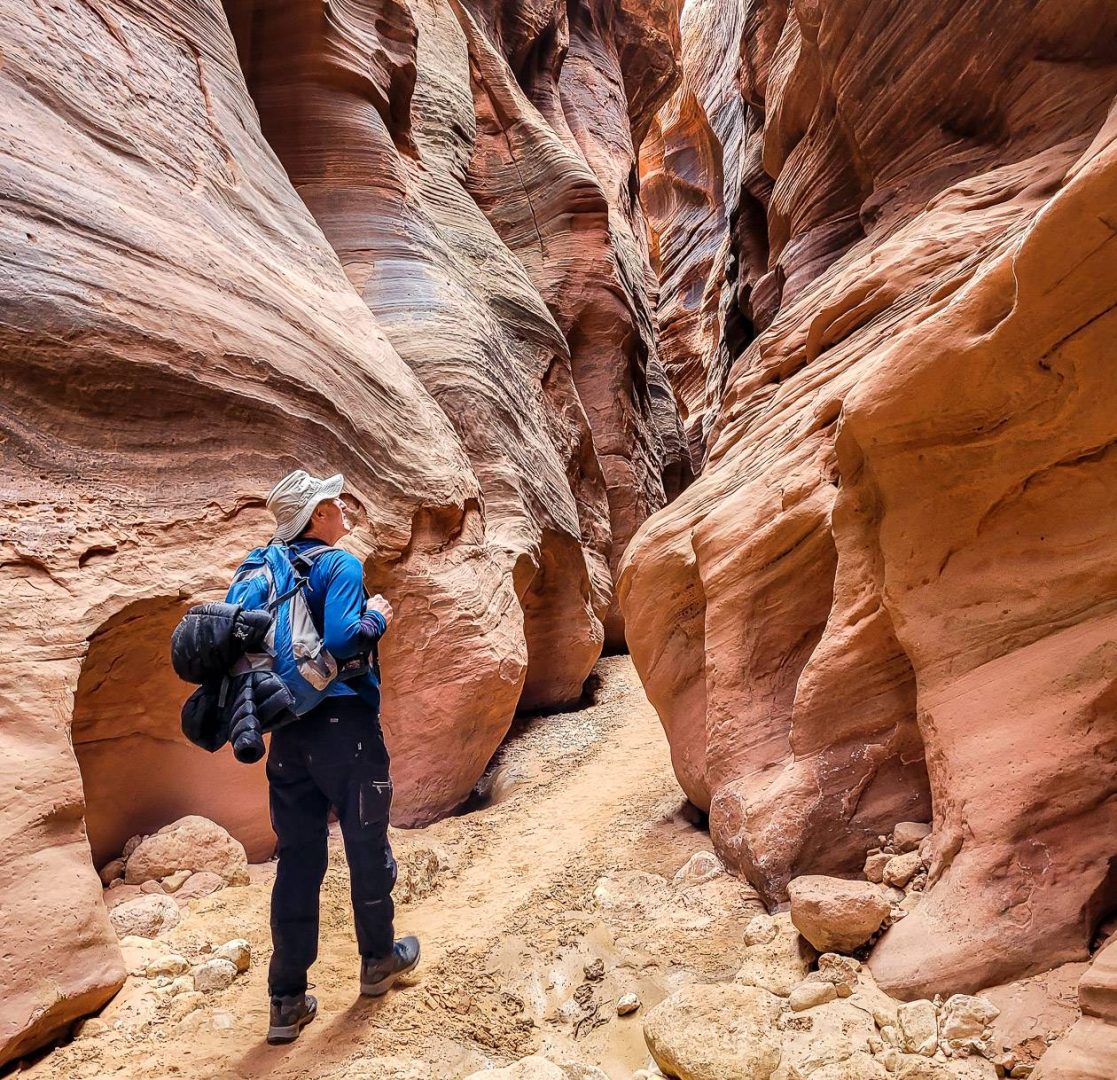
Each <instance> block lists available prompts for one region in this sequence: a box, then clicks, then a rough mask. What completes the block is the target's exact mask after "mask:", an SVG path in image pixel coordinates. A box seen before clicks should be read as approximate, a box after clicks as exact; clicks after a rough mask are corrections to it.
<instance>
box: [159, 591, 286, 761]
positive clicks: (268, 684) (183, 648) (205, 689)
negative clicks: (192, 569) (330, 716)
mask: <svg viewBox="0 0 1117 1080" xmlns="http://www.w3.org/2000/svg"><path fill="white" fill-rule="evenodd" d="M271 622H272V615H271V614H270V613H269V612H267V611H258V610H253V609H247V610H246V609H244V608H242V607H240V606H239V605H237V604H221V603H213V604H198V605H196V606H195V607H192V608H191V609H190V610H189V611H188V612H187V613H186V615H185V616H184V617H183V619H182V621H181V622H180V623H179V624H178V626H177V627H176V628H175V631H174V634H173V635H172V636H171V663H172V664H173V665H174V669H175V672H176V673H177V674H178V676H179V678H181V679H183V680H185V681H186V682H196V683H201V686H199V687H198V689H197V690H195V691H194V693H193V694H191V695H190V697H188V698H187V699H186V703H185V704H184V705H183V706H182V733H183V734H184V735H185V736H186V737H187V738H188V739H189V740H190V741H191V742H192V743H194V745H195V746H200V747H201V748H202V749H203V750H208V751H210V752H211V753H213V752H215V751H217V750H220V749H221V747H223V746H224V745H225V744H226V743H227V742H232V744H233V756H234V757H235V758H236V759H237V760H238V761H243V762H246V763H249V764H251V763H252V762H255V761H259V760H260V758H262V757H263V756H264V739H263V735H264V733H265V732H267V731H272V730H274V729H275V728H277V727H282V726H283V725H284V724H286V723H290V722H291V721H292V720H295V719H296V716H295V713H294V712H293V706H294V704H295V701H294V698H293V697H292V696H291V692H290V691H289V690H288V689H287V687H286V685H285V684H284V682H283V680H282V679H280V677H279V676H278V675H276V674H275V672H273V671H268V670H253V669H252V668H251V667H250V666H249V665H247V664H244V665H242V664H240V663H239V661H241V659H242V658H243V657H244V656H245V654H246V653H261V652H262V651H263V649H264V639H265V638H266V636H267V632H268V629H269V627H270V626H271ZM238 668H240V669H241V670H237V669H238Z"/></svg>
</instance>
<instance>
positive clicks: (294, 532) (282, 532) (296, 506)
mask: <svg viewBox="0 0 1117 1080" xmlns="http://www.w3.org/2000/svg"><path fill="white" fill-rule="evenodd" d="M344 486H345V477H344V476H342V475H341V473H338V474H337V475H336V476H330V477H328V478H327V479H325V480H319V479H318V477H317V476H311V475H310V473H308V472H306V471H304V470H303V469H296V470H295V471H294V472H293V473H288V474H287V475H286V476H285V477H284V478H283V479H282V480H280V481H279V483H278V484H276V485H275V487H273V488H272V489H271V493H270V494H269V495H268V498H267V504H266V505H267V508H268V509H269V510H270V511H271V512H272V515H273V516H274V517H275V538H276V539H277V540H282V541H284V542H285V543H287V542H289V541H291V540H294V539H295V537H296V536H298V535H299V533H301V532H302V531H303V529H305V528H306V523H307V522H308V521H309V520H310V515H311V514H313V513H314V508H315V507H316V506H317V505H318V504H319V503H320V502H322V501H323V500H325V499H336V498H337V497H338V496H339V495H340V494H341V489H342V488H343V487H344Z"/></svg>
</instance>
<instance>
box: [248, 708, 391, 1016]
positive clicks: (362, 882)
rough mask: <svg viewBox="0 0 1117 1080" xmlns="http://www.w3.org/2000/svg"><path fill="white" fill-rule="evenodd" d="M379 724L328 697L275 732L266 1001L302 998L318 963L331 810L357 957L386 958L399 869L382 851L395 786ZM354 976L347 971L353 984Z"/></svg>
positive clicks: (386, 845)
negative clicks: (274, 841)
mask: <svg viewBox="0 0 1117 1080" xmlns="http://www.w3.org/2000/svg"><path fill="white" fill-rule="evenodd" d="M388 763H389V762H388V751H387V749H386V748H385V746H384V737H383V735H382V734H381V732H380V721H379V719H378V718H377V716H376V715H375V713H373V711H372V709H371V708H370V707H369V705H368V704H367V703H366V702H364V701H363V700H362V699H361V698H359V697H334V698H327V699H326V700H325V701H324V702H322V704H321V705H319V706H317V707H316V708H314V709H312V710H311V711H310V712H308V713H307V714H306V715H305V716H303V717H300V718H299V720H298V721H297V722H295V723H293V724H289V725H287V726H286V727H282V728H280V729H279V730H278V731H275V732H273V733H272V736H271V749H270V751H269V753H268V783H269V788H270V802H271V821H272V828H273V829H275V833H276V836H277V837H278V838H279V843H278V846H277V849H276V850H277V853H278V855H279V866H278V867H277V869H276V874H275V885H274V886H273V888H272V897H271V934H272V946H273V951H272V958H271V966H270V968H269V969H268V990H269V992H270V993H271V995H272V996H273V997H277V996H287V995H291V994H298V993H302V992H303V991H305V990H306V986H307V982H306V973H307V971H308V969H309V968H310V965H311V964H313V963H314V961H315V959H316V958H317V956H318V896H319V890H320V889H321V886H322V879H323V878H324V877H325V874H326V838H327V825H328V818H329V812H330V807H331V806H333V807H334V808H335V809H336V810H337V816H338V820H339V822H340V823H341V835H342V838H343V839H344V841H345V857H346V859H347V861H348V863H349V877H350V884H351V891H352V897H353V920H354V922H355V923H356V926H357V947H358V948H359V950H360V953H361V956H363V957H368V958H371V959H376V960H378V959H380V958H382V957H385V956H387V955H388V954H389V953H390V952H391V951H392V945H393V943H394V934H393V927H392V919H393V916H394V914H395V910H394V905H393V903H392V886H393V885H394V884H395V882H396V861H395V859H394V858H393V857H392V849H391V846H390V845H389V843H388V809H389V807H390V805H391V801H392V785H391V781H390V779H389V776H388ZM355 975H356V972H354V976H355Z"/></svg>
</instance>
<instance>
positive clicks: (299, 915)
mask: <svg viewBox="0 0 1117 1080" xmlns="http://www.w3.org/2000/svg"><path fill="white" fill-rule="evenodd" d="M301 723H302V721H299V723H298V724H293V725H291V726H290V727H285V728H281V729H279V730H278V731H275V732H274V733H273V734H272V738H271V749H270V751H269V753H268V765H267V773H268V786H269V801H270V805H271V820H272V828H273V829H275V834H276V836H277V837H278V841H279V842H278V845H277V852H278V855H279V865H278V866H277V867H276V872H275V884H274V885H273V886H272V899H271V934H272V957H271V965H270V967H269V968H268V991H269V993H270V994H271V995H272V996H273V997H276V996H281V995H284V996H285V995H291V994H299V993H302V992H304V991H305V990H306V973H307V971H308V970H309V969H310V966H311V964H313V963H314V961H315V960H316V959H317V957H318V895H319V892H320V890H321V887H322V879H323V878H324V877H325V874H326V860H327V850H326V841H327V821H328V816H329V811H330V803H329V799H328V798H327V797H326V795H325V794H324V793H323V792H322V791H321V790H319V788H318V786H317V785H316V784H315V782H314V780H313V778H312V777H311V775H310V772H309V771H308V769H307V763H306V761H305V752H304V745H303V740H302V738H301V736H302V735H303V732H302V730H301V729H300V727H299V724H301Z"/></svg>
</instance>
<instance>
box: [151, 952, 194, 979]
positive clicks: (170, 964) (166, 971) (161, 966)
mask: <svg viewBox="0 0 1117 1080" xmlns="http://www.w3.org/2000/svg"><path fill="white" fill-rule="evenodd" d="M189 970H190V961H189V960H187V959H186V957H185V956H179V955H178V953H164V954H163V955H162V956H158V957H156V958H155V959H154V960H152V961H151V963H150V964H148V965H147V968H146V969H145V970H144V974H145V975H146V976H147V977H148V978H149V979H157V978H159V977H160V976H169V977H170V978H174V977H175V976H176V975H185V974H186V972H188V971H189Z"/></svg>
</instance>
